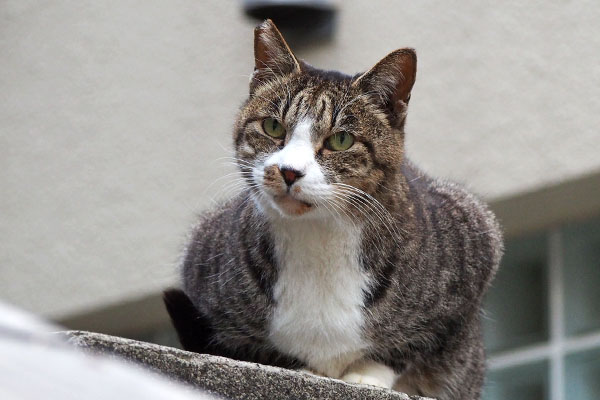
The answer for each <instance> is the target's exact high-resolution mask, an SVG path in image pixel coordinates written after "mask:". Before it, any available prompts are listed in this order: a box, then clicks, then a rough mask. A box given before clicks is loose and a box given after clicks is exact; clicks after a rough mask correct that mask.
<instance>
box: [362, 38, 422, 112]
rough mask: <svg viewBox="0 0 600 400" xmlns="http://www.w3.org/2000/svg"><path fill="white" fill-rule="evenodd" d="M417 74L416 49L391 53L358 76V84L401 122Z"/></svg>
mask: <svg viewBox="0 0 600 400" xmlns="http://www.w3.org/2000/svg"><path fill="white" fill-rule="evenodd" d="M416 75H417V54H416V53H415V51H414V50H413V49H400V50H396V51H393V52H391V53H390V54H388V55H387V56H385V57H384V58H383V59H382V60H381V61H379V62H378V63H377V64H375V66H374V67H373V68H371V69H370V70H369V71H367V72H365V73H364V74H362V75H360V76H359V77H358V78H356V79H355V81H354V82H353V85H357V86H359V87H360V88H361V89H362V90H363V91H364V92H365V93H367V94H368V95H370V96H372V98H373V99H375V101H376V102H377V103H378V104H379V105H380V106H382V107H383V108H384V109H385V110H386V111H387V112H388V113H390V116H391V117H392V118H391V120H392V121H397V122H398V123H401V122H402V121H403V120H404V116H405V114H406V106H407V105H408V101H409V100H410V92H411V90H412V87H413V85H414V83H415V78H416Z"/></svg>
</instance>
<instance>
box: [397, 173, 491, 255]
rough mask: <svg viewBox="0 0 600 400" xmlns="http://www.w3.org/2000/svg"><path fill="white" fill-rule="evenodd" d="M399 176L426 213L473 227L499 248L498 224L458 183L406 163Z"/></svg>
mask: <svg viewBox="0 0 600 400" xmlns="http://www.w3.org/2000/svg"><path fill="white" fill-rule="evenodd" d="M403 173H404V176H405V178H406V181H407V184H408V186H409V188H410V190H411V191H413V192H415V193H418V195H419V197H420V198H421V199H422V201H423V202H424V203H425V204H426V205H427V206H428V207H429V208H430V209H435V210H439V211H442V213H443V214H446V215H448V216H451V217H453V218H455V219H457V220H463V221H465V223H468V225H470V226H476V227H477V232H478V233H480V234H485V236H487V237H488V238H489V240H491V241H492V242H494V246H497V247H499V248H500V247H501V246H502V229H501V226H500V223H499V222H498V219H497V218H496V216H495V215H494V213H493V212H492V210H491V209H490V207H489V206H488V205H487V203H486V202H485V201H484V200H483V199H481V198H480V197H479V196H478V195H476V194H474V193H473V192H472V191H470V190H468V189H467V188H466V187H464V186H462V185H460V184H458V183H455V182H452V181H449V180H446V179H439V178H433V177H431V176H429V175H427V174H426V173H425V172H423V171H422V170H421V169H420V168H419V167H417V166H416V165H415V164H414V163H412V162H410V161H407V162H406V163H405V165H404V166H403Z"/></svg>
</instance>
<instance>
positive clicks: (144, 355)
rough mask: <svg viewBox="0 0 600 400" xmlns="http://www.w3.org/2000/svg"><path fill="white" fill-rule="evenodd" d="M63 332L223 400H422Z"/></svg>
mask: <svg viewBox="0 0 600 400" xmlns="http://www.w3.org/2000/svg"><path fill="white" fill-rule="evenodd" d="M62 334H63V335H66V336H67V337H68V338H69V342H70V343H71V344H73V345H75V346H78V347H80V348H83V349H85V350H88V351H91V352H93V353H101V354H112V355H118V356H119V357H121V358H124V359H126V360H129V361H134V362H136V363H139V364H142V365H143V366H145V367H147V368H149V369H151V370H153V371H156V372H160V373H162V374H165V375H167V376H168V377H170V378H173V379H175V380H178V381H181V382H184V383H187V384H189V385H192V386H194V387H196V388H200V389H204V390H206V391H208V392H210V393H212V394H215V395H218V396H221V397H223V398H226V399H245V400H253V399H277V400H284V399H323V400H326V399H348V400H351V399H361V400H369V399H373V400H374V399H378V400H387V399H390V400H419V399H423V398H422V397H418V396H408V395H406V394H403V393H398V392H395V391H392V390H384V389H379V388H375V387H369V386H364V385H355V384H347V383H345V382H342V381H340V380H337V379H330V378H322V377H318V376H315V375H311V374H307V373H304V372H299V371H292V370H287V369H282V368H276V367H271V366H265V365H260V364H255V363H248V362H241V361H235V360H231V359H228V358H224V357H216V356H210V355H206V354H196V353H190V352H187V351H183V350H179V349H175V348H171V347H165V346H159V345H155V344H150V343H145V342H138V341H135V340H130V339H123V338H120V337H114V336H108V335H103V334H99V333H91V332H83V331H70V332H64V333H62Z"/></svg>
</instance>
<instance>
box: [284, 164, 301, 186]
mask: <svg viewBox="0 0 600 400" xmlns="http://www.w3.org/2000/svg"><path fill="white" fill-rule="evenodd" d="M280 171H281V175H282V176H283V180H284V181H285V184H286V185H288V186H292V185H293V184H294V182H296V181H297V180H298V179H300V178H302V176H303V174H302V173H301V172H300V171H296V170H295V169H292V168H286V167H283V168H280Z"/></svg>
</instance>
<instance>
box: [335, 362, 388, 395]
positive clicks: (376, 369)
mask: <svg viewBox="0 0 600 400" xmlns="http://www.w3.org/2000/svg"><path fill="white" fill-rule="evenodd" d="M397 377H398V376H397V375H396V373H395V372H394V370H393V369H391V368H390V367H388V366H387V365H383V364H381V363H378V362H376V361H371V360H361V361H357V362H355V363H354V364H352V365H351V366H350V367H349V368H348V370H347V371H346V373H345V374H344V375H343V376H342V380H343V381H345V382H348V383H360V384H364V385H371V386H379V387H384V388H387V389H391V388H392V387H393V386H394V382H396V378H397Z"/></svg>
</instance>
